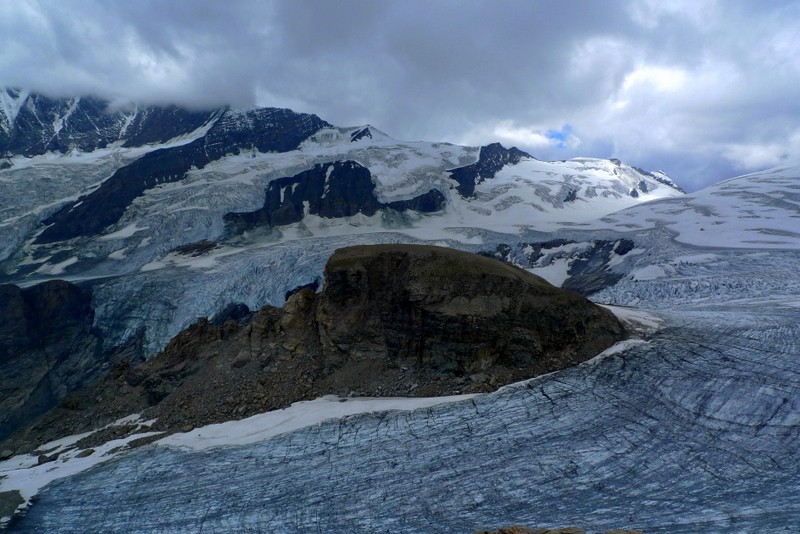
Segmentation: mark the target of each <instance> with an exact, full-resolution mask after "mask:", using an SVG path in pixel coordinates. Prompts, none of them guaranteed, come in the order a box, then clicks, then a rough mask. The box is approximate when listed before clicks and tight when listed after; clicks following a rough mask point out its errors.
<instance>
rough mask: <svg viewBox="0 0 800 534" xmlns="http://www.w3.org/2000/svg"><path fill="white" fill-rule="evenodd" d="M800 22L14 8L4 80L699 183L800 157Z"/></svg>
mask: <svg viewBox="0 0 800 534" xmlns="http://www.w3.org/2000/svg"><path fill="white" fill-rule="evenodd" d="M797 28H800V4H798V3H797V2H796V1H794V0H786V1H785V2H777V1H762V2H749V1H746V0H719V1H714V0H709V1H703V0H683V1H671V2H662V1H660V0H638V1H633V0H618V1H614V0H606V1H603V2H586V1H583V0H565V1H559V2H551V1H532V0H518V1H517V0H499V1H492V2H489V1H482V2H481V1H472V0H439V1H435V2H431V1H430V0H425V1H422V0H404V1H402V2H397V1H388V0H387V1H380V0H340V1H336V2H334V1H328V0H284V1H275V2H269V1H265V0H253V1H247V0H226V1H219V0H163V1H155V0H137V1H135V2H131V1H129V0H119V1H116V0H51V1H45V0H42V1H38V2H37V1H35V0H30V1H26V0H0V36H2V38H3V43H4V45H3V46H2V47H1V48H0V84H5V85H11V86H18V87H26V88H30V89H33V90H38V91H43V92H47V93H49V94H53V95H71V94H85V93H93V94H97V95H99V96H103V97H106V98H109V99H112V100H114V101H117V102H120V103H123V102H127V101H140V102H162V103H163V102H178V103H181V104H184V105H190V106H196V107H197V106H199V107H204V106H212V105H219V104H232V105H235V106H243V107H244V106H252V105H272V106H286V107H291V108H293V109H296V110H298V111H306V112H313V113H317V114H318V115H320V116H321V117H323V118H324V119H326V120H328V121H330V122H333V123H336V124H340V125H355V124H362V123H371V124H373V125H375V126H377V127H378V128H380V129H382V130H384V131H386V132H387V133H389V134H390V135H392V136H394V137H398V138H402V139H427V140H437V141H440V140H444V141H451V142H456V143H464V144H482V143H487V142H491V141H501V142H503V143H504V144H508V145H517V146H519V147H520V148H523V149H526V150H528V151H529V152H531V153H532V154H534V155H535V156H537V157H540V158H542V159H564V158H569V157H573V156H578V155H586V156H599V157H617V158H620V159H622V160H624V161H627V162H630V163H632V164H635V165H638V166H640V167H645V168H651V169H654V168H663V169H664V170H666V171H667V172H668V173H670V174H671V175H672V176H673V177H675V179H676V180H678V181H679V182H680V183H681V184H683V185H684V186H685V187H686V188H688V189H696V188H698V187H701V186H703V185H706V184H709V183H712V182H715V181H717V180H719V179H722V178H726V177H729V176H732V175H734V174H741V173H743V172H749V171H752V170H757V169H762V168H766V167H770V166H775V165H780V164H782V163H784V162H787V161H789V160H797V159H798V158H799V157H800V156H798V154H800V98H798V96H799V95H798V87H800V32H798V31H797Z"/></svg>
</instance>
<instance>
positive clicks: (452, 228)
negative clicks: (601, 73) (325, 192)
mask: <svg viewBox="0 0 800 534" xmlns="http://www.w3.org/2000/svg"><path fill="white" fill-rule="evenodd" d="M0 97H2V98H0V107H2V109H0V112H2V113H0V115H2V117H4V121H3V122H2V127H3V131H4V132H6V131H8V130H9V128H11V125H12V123H15V121H16V120H17V117H19V116H24V114H26V113H29V112H30V110H31V109H32V108H31V106H44V108H42V109H47V110H49V111H48V112H47V113H46V114H47V116H48V117H52V118H53V122H52V128H51V129H52V130H54V131H55V134H57V135H55V137H54V139H56V140H57V141H58V143H56V144H57V145H58V150H57V151H47V150H50V148H48V147H49V146H50V145H47V144H46V143H45V144H43V143H40V145H41V146H39V145H36V146H37V147H38V148H37V149H36V150H31V151H29V152H26V153H24V154H22V153H20V154H12V155H5V156H4V158H3V161H1V162H0V199H2V200H0V281H2V282H4V283H5V282H10V283H15V284H19V285H26V286H27V285H33V284H36V283H38V282H41V281H44V280H49V279H53V278H62V279H67V280H72V281H75V282H80V283H81V284H82V285H84V286H85V287H88V288H90V289H91V291H92V295H93V306H94V309H95V324H94V327H95V328H96V329H97V331H98V332H100V333H101V334H102V336H103V338H104V340H105V342H106V343H107V344H108V345H109V346H110V347H113V346H119V345H122V344H125V343H126V342H128V341H130V340H131V339H136V338H140V339H141V340H142V347H143V350H144V352H145V354H146V355H147V356H152V355H155V354H157V352H158V351H159V350H160V349H161V348H163V346H164V345H165V344H166V343H167V341H168V340H169V339H171V338H172V337H173V336H174V335H176V334H177V333H178V332H180V331H181V330H183V329H184V328H186V327H187V326H188V325H189V324H191V323H193V322H194V321H195V320H196V319H197V318H198V317H208V316H213V315H214V314H215V313H217V312H219V311H221V310H222V309H224V308H225V307H226V306H227V305H228V304H230V303H244V304H246V305H248V306H249V307H250V308H251V309H254V308H258V307H261V306H263V305H265V304H272V305H278V306H279V305H281V304H283V301H284V298H285V294H286V292H287V291H289V290H291V289H293V288H295V287H298V286H301V285H305V284H308V283H310V282H313V281H315V280H321V278H322V271H323V268H324V265H325V262H326V261H327V259H328V257H329V256H330V255H331V253H332V252H333V251H334V250H335V249H337V248H340V247H343V246H348V245H352V244H366V243H417V242H425V243H429V244H436V245H441V246H449V247H454V248H459V249H463V250H468V251H472V252H478V253H482V254H487V255H491V256H495V257H498V258H500V259H503V260H505V261H510V262H513V263H516V264H517V265H519V266H521V267H523V268H526V269H529V270H530V271H531V272H533V273H536V274H541V275H543V276H545V277H546V278H548V279H549V280H551V281H552V282H554V283H557V284H559V285H563V286H564V287H577V288H580V289H587V288H591V291H592V295H591V298H592V299H593V300H594V301H595V302H598V303H601V304H604V305H608V306H610V307H612V309H614V310H615V312H616V313H617V314H618V315H620V316H623V317H627V318H629V319H630V318H631V317H633V318H638V321H639V324H638V325H634V326H631V331H632V332H633V337H634V339H632V340H630V341H629V342H626V343H624V344H621V345H618V346H616V347H614V350H609V351H607V352H606V353H604V354H602V355H599V356H598V357H596V358H595V359H593V360H591V361H589V362H586V363H584V364H581V365H579V366H577V367H574V368H571V369H566V370H563V371H559V372H556V373H552V374H549V375H545V376H541V377H538V378H535V379H532V380H529V381H525V382H522V383H519V384H515V385H511V386H507V387H505V388H502V389H500V390H499V391H496V392H494V393H490V394H485V395H479V396H475V397H471V398H465V399H460V400H459V399H451V400H452V402H447V403H443V404H436V405H427V406H424V407H420V408H417V409H411V410H407V409H401V408H402V407H401V405H400V404H398V405H392V407H391V408H389V409H386V410H381V411H377V412H375V411H368V412H369V413H358V412H359V411H363V410H358V409H353V411H352V412H350V411H347V410H343V411H342V412H340V413H339V414H338V416H336V417H333V418H327V417H328V416H327V415H323V416H320V417H318V418H317V419H314V417H311V415H310V412H309V411H317V410H319V413H317V414H316V415H320V414H326V413H327V412H324V410H323V409H322V408H320V404H314V403H311V404H309V405H306V406H305V407H304V408H303V410H306V412H305V413H304V414H303V415H301V416H299V420H300V423H299V424H294V423H297V421H294V422H292V421H290V420H289V419H290V416H289V415H288V413H285V414H282V415H283V416H286V417H287V420H286V421H287V425H286V426H285V427H282V428H283V430H285V431H283V430H282V431H280V432H272V433H270V432H266V429H265V427H264V426H263V425H265V424H266V423H264V422H263V421H262V422H259V420H252V421H249V422H239V424H240V425H245V424H246V425H252V428H250V429H249V430H248V428H244V429H243V428H242V427H239V430H238V431H237V432H245V433H251V434H252V435H255V436H258V437H257V438H254V439H251V440H248V441H247V442H243V441H242V440H241V439H239V438H237V436H239V435H240V434H237V433H235V432H232V433H231V435H230V436H228V439H226V438H225V436H222V437H220V438H218V439H217V440H216V441H215V442H214V444H215V445H214V446H210V447H199V446H198V447H191V446H188V447H187V446H185V443H187V442H189V443H194V444H195V445H196V444H197V442H199V441H201V440H200V438H199V437H197V436H198V435H199V434H192V433H187V434H185V435H176V436H172V437H168V438H165V439H163V440H161V441H156V442H154V443H151V444H149V445H145V446H142V447H139V448H130V446H129V441H125V442H122V441H120V442H109V443H106V444H105V445H103V446H100V447H97V450H96V451H95V453H94V455H96V456H94V458H92V456H90V457H89V458H91V461H89V460H86V459H85V458H84V459H80V458H76V455H77V451H75V450H73V451H71V452H69V453H67V454H63V455H62V456H61V457H59V459H57V460H55V461H54V462H50V463H45V464H42V465H39V466H36V468H33V467H31V466H32V465H33V464H35V463H36V458H33V457H25V458H24V459H21V458H20V457H13V458H11V459H9V460H6V461H1V462H0V493H2V492H5V491H12V492H13V491H17V490H25V491H27V493H25V496H26V498H31V502H30V503H29V504H30V506H29V507H27V509H26V510H25V512H24V513H23V514H20V515H16V516H15V517H14V518H13V519H11V520H10V521H11V522H10V523H8V524H7V526H8V527H9V528H11V529H13V530H14V531H18V532H40V531H47V532H50V531H52V532H87V531H95V532H130V531H147V532H185V531H208V532H230V531H242V532H263V531H277V532H280V531H300V530H310V531H317V532H341V531H348V532H373V531H381V532H454V531H464V532H470V531H473V530H477V529H479V528H498V527H500V526H505V525H510V524H528V525H532V526H552V527H556V526H565V525H569V524H574V525H581V526H583V527H585V528H587V530H589V531H590V532H593V531H603V530H607V529H612V528H624V527H628V528H639V529H642V530H644V531H645V532H648V533H651V532H669V533H673V532H677V533H681V532H686V533H693V532H698V531H711V532H731V533H733V532H751V531H767V532H792V531H796V529H797V525H798V520H797V518H798V517H800V477H799V476H798V474H800V455H798V451H799V450H800V365H799V364H798V359H797V356H798V354H800V350H798V349H799V348H800V321H798V319H799V318H800V279H798V277H797V273H798V272H800V167H796V166H786V167H782V168H777V169H772V170H769V171H764V172H760V173H754V174H751V175H746V176H742V177H737V178H733V179H731V180H727V181H725V182H721V183H719V184H716V185H714V186H711V187H709V188H707V189H704V190H702V191H699V192H696V193H691V194H684V193H683V192H681V191H680V190H679V189H678V188H677V186H676V185H675V184H674V182H672V181H671V180H670V179H669V178H668V177H667V176H666V175H664V174H663V173H660V172H652V173H648V172H645V171H641V170H639V169H636V168H634V167H631V166H629V165H625V164H623V163H621V162H619V161H616V160H599V159H589V158H576V159H574V160H569V161H565V162H542V161H538V160H536V159H535V158H521V159H520V161H518V162H517V163H515V164H513V165H505V166H503V167H502V168H501V169H500V170H499V171H497V172H496V173H495V174H494V175H493V176H492V177H491V178H490V179H481V180H477V181H476V183H475V188H474V191H473V192H472V194H471V195H468V196H464V195H461V194H459V192H458V189H457V187H456V183H455V180H454V179H453V178H452V174H451V173H452V171H453V169H457V168H461V167H464V166H469V165H474V164H476V163H477V162H478V161H479V157H480V152H481V149H480V148H478V147H460V146H455V145H451V144H447V143H428V142H406V141H398V140H395V139H392V138H391V137H389V136H388V135H386V134H384V133H382V132H380V131H379V130H377V129H376V128H374V127H372V126H359V127H355V128H337V127H332V126H330V125H327V123H325V124H323V126H322V127H321V128H319V129H317V130H316V131H315V133H313V134H312V135H310V136H309V137H308V138H306V139H305V140H304V141H302V142H300V144H299V145H298V146H297V147H293V148H292V149H291V150H286V151H285V152H276V151H268V150H264V151H262V150H259V149H258V148H257V147H255V146H253V147H251V148H248V147H237V148H236V150H231V151H227V150H225V149H221V152H220V153H222V155H221V157H219V158H217V159H214V160H213V161H209V162H207V163H206V164H205V165H204V166H203V167H202V168H197V167H191V168H189V170H188V171H187V172H186V173H185V175H181V176H167V177H165V179H164V180H162V181H159V182H158V183H157V184H155V185H154V186H153V187H150V188H146V189H145V190H144V191H143V193H142V194H141V195H139V196H137V197H136V198H135V199H133V201H132V202H131V203H130V204H129V205H127V206H126V207H125V209H124V211H123V212H121V213H122V214H121V216H120V218H119V220H118V221H116V222H114V223H113V224H110V225H108V226H106V227H103V228H102V230H101V231H99V232H97V233H90V234H87V235H76V236H74V237H71V238H69V239H65V240H61V241H58V240H56V241H53V242H41V241H37V239H38V238H39V236H40V235H41V233H42V232H43V231H44V230H45V226H44V222H45V221H47V220H49V218H50V217H51V216H53V215H54V214H55V213H57V212H60V211H62V210H66V211H67V212H69V210H70V209H78V210H80V208H81V203H82V202H84V201H85V200H82V199H88V198H89V196H90V195H91V194H92V193H93V192H95V191H97V190H98V189H99V188H101V187H103V185H104V184H106V183H107V182H108V180H109V179H110V177H112V176H113V175H114V174H115V173H116V172H117V171H119V170H120V169H123V168H125V167H126V166H129V165H131V164H132V163H135V162H136V161H139V159H140V158H142V157H144V156H145V155H147V154H152V153H154V152H155V151H158V150H170V149H174V148H178V147H184V146H188V145H189V144H191V143H193V142H196V141H198V140H201V139H204V138H206V137H207V136H208V135H209V132H210V131H211V129H212V128H214V127H219V128H223V129H225V132H226V134H227V133H230V132H234V131H235V132H238V131H240V130H241V131H244V130H247V129H248V128H251V127H252V124H251V123H252V122H253V120H255V119H254V117H253V116H251V115H248V113H246V112H241V113H239V112H231V113H228V112H227V111H219V112H215V113H210V114H203V115H200V114H198V115H196V116H191V117H190V119H191V120H190V123H191V127H187V128H186V129H185V131H183V130H180V131H178V130H175V129H169V130H168V131H166V132H165V133H164V135H163V136H161V137H152V136H151V137H148V134H147V132H145V131H144V130H142V131H139V130H137V128H139V129H141V128H142V127H141V124H144V123H145V122H147V121H148V120H158V121H160V120H161V119H160V118H159V117H161V116H168V115H170V113H173V112H174V110H172V111H171V110H169V109H167V110H160V111H159V110H141V112H140V110H134V111H132V112H131V113H129V114H125V113H119V114H117V115H114V116H108V117H105V118H106V119H107V120H108V124H107V128H106V129H107V131H108V132H107V133H108V136H110V138H113V139H117V138H118V139H117V140H116V141H114V142H111V143H109V144H107V145H105V146H96V147H93V148H92V149H91V150H89V149H87V148H86V147H87V146H89V145H88V144H86V145H81V144H80V143H78V144H74V143H73V144H71V139H72V138H71V137H70V135H73V134H74V133H75V132H76V131H77V129H76V128H78V126H79V125H76V124H72V120H73V116H72V115H70V113H71V112H70V109H71V108H70V106H72V105H73V104H74V105H78V104H80V105H81V106H83V105H86V106H89V107H87V109H89V110H90V111H91V109H92V106H95V107H96V106H97V103H93V102H92V101H87V100H81V101H80V102H78V101H69V102H61V103H58V102H50V101H46V99H42V98H39V99H38V100H37V99H30V98H29V95H27V93H18V92H13V91H12V92H8V91H6V93H5V94H4V95H0ZM267 115H269V114H267ZM162 118H163V117H162ZM265 120H266V119H265ZM59 121H60V122H59ZM304 121H305V119H304V120H303V121H301V123H302V124H304V125H305V126H308V125H307V124H306V123H305V122H304ZM137 125H138V126H137ZM218 125H219V126H218ZM311 129H314V128H311ZM104 131H105V130H104ZM109 132H110V133H109ZM68 134H69V135H68ZM103 135H106V134H105V133H104V134H103ZM140 138H141V139H143V140H144V141H146V142H144V141H142V142H135V143H134V142H132V141H131V140H132V139H140ZM141 139H140V140H141ZM91 142H94V141H91ZM87 143H89V141H87ZM39 148H40V149H41V150H39ZM223 148H224V147H223ZM345 160H350V161H354V162H357V163H359V164H360V165H363V166H364V167H367V168H368V169H369V170H370V172H371V174H372V178H373V180H374V184H375V194H376V196H377V200H378V201H379V202H382V203H389V202H393V201H402V200H408V199H411V198H413V197H415V196H417V195H419V194H421V193H424V192H426V191H428V190H430V189H431V188H432V187H434V188H437V190H439V191H440V192H441V193H442V194H443V195H444V196H445V198H446V201H445V208H444V209H443V210H442V211H440V212H437V213H431V214H421V213H416V212H402V213H400V212H396V211H392V210H384V211H381V212H379V213H376V214H375V215H373V216H366V215H364V214H363V213H362V214H357V215H355V216H352V217H344V218H339V219H329V218H324V217H319V216H314V215H309V214H306V216H305V217H304V218H303V220H302V221H300V222H298V223H293V224H290V225H285V226H280V227H272V228H263V227H261V228H254V229H250V230H248V231H246V232H242V233H238V232H233V231H232V230H231V228H230V227H229V226H226V224H225V222H224V215H225V214H226V213H229V212H236V211H246V210H251V211H252V210H257V209H259V208H260V207H261V206H262V205H263V203H264V194H265V190H266V188H267V187H268V184H269V183H270V182H271V181H273V180H275V179H279V178H282V177H288V176H293V175H296V174H298V173H301V172H303V171H306V170H308V169H311V168H313V167H314V166H315V165H321V164H327V163H331V162H334V161H345ZM67 214H68V213H67ZM198 244H200V245H201V246H200V247H199V248H198V247H197V245H198ZM187 245H188V248H187ZM193 247H195V248H193ZM193 250H194V252H193ZM587 280H588V282H587ZM581 284H583V285H581ZM326 402H327V401H326ZM331 402H333V401H331ZM335 402H336V403H337V404H338V403H341V404H343V405H346V404H348V403H352V404H351V405H350V406H353V405H355V404H357V403H358V402H359V401H358V400H356V399H336V400H335ZM329 404H330V402H329ZM403 406H405V405H403ZM406 407H408V406H406ZM344 414H347V415H344ZM278 415H279V416H280V415H281V414H278ZM131 417H132V419H131V420H133V419H135V414H132V416H131ZM292 417H293V416H292ZM304 421H305V422H304ZM270 424H272V423H270ZM141 431H142V432H143V433H142V434H140V435H138V437H142V436H146V435H147V424H145V422H141ZM193 432H195V433H202V432H210V429H205V430H204V429H195V430H194V431H193ZM181 440H183V445H182V444H181ZM192 440H195V441H194V442H193V441H192ZM68 441H69V440H67V441H65V442H64V443H62V444H61V445H59V447H60V448H59V450H63V449H65V448H68V447H69V446H70V445H69V444H68V443H67V442H68ZM81 460H83V461H81ZM97 460H104V461H102V462H99V463H98V461H97ZM92 465H93V466H92ZM90 466H92V467H90ZM59 473H61V474H60V475H59ZM62 475H66V476H63V477H62ZM26 488H27V489H26ZM37 492H38V493H37ZM0 526H2V525H0Z"/></svg>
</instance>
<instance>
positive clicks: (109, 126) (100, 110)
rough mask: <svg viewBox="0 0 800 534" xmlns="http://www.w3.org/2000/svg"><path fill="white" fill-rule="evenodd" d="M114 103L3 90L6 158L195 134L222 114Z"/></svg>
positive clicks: (0, 125)
mask: <svg viewBox="0 0 800 534" xmlns="http://www.w3.org/2000/svg"><path fill="white" fill-rule="evenodd" d="M108 106H109V103H108V102H105V101H103V100H100V99H97V98H92V97H74V98H51V97H48V96H45V95H41V94H35V93H30V92H28V91H22V90H17V89H9V88H6V89H0V156H11V155H23V156H27V157H31V156H36V155H40V154H44V153H46V152H61V153H66V152H68V151H70V150H78V151H84V152H90V151H93V150H96V149H98V148H104V147H106V146H108V145H110V144H112V143H121V144H122V145H123V146H126V147H133V146H141V145H145V144H149V143H163V142H165V141H168V140H170V139H173V138H175V137H178V136H181V135H187V134H189V133H190V132H192V131H194V130H196V129H198V128H200V127H202V126H203V125H205V124H207V123H209V122H210V121H212V120H213V119H215V118H216V117H217V116H218V115H219V113H220V110H211V111H203V112H193V111H188V110H185V109H181V108H179V107H176V106H165V107H157V106H147V107H133V108H131V109H124V110H122V109H118V110H110V109H109V107H108Z"/></svg>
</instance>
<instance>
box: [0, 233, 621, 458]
mask: <svg viewBox="0 0 800 534" xmlns="http://www.w3.org/2000/svg"><path fill="white" fill-rule="evenodd" d="M219 323H222V324H219ZM623 336H624V330H623V328H622V326H621V325H620V323H619V321H618V320H617V319H616V318H615V317H614V316H613V315H612V314H611V313H610V312H608V311H607V310H605V309H603V308H600V307H599V306H596V305H595V304H593V303H591V302H590V301H588V300H587V299H585V298H584V297H582V296H580V295H578V294H576V293H572V292H569V291H565V290H562V289H559V288H556V287H553V286H551V285H550V284H549V283H547V282H546V281H544V280H543V279H541V278H539V277H537V276H535V275H532V274H530V273H528V272H526V271H524V270H522V269H519V268H517V267H513V266H510V265H507V264H504V263H502V262H499V261H497V260H494V259H490V258H486V257H483V256H479V255H474V254H469V253H465V252H460V251H455V250H451V249H445V248H441V247H431V246H419V245H379V246H356V247H349V248H345V249H341V250H338V251H337V252H336V253H335V254H334V255H333V256H332V257H331V259H330V261H329V262H328V265H327V267H326V269H325V285H324V288H323V289H322V291H321V292H320V293H319V294H317V293H314V291H313V290H312V289H310V288H305V289H303V290H301V291H299V292H297V293H296V294H294V295H293V296H291V297H290V298H289V300H288V301H287V303H286V305H285V306H284V307H283V308H282V309H279V308H274V307H270V306H267V307H265V308H263V309H261V310H260V311H258V312H257V313H255V314H254V315H253V316H252V318H251V319H249V321H245V320H242V321H241V322H237V321H236V320H234V319H233V318H230V319H228V320H226V321H224V322H222V321H217V324H213V323H211V322H209V321H208V320H205V319H202V320H200V321H198V322H197V323H195V324H194V325H192V326H191V327H190V328H189V329H187V330H186V331H184V332H182V333H181V334H180V335H179V336H178V337H176V338H175V339H174V340H173V341H172V342H171V343H170V344H169V346H168V347H167V348H166V349H165V351H164V352H163V353H162V354H161V355H159V356H158V357H156V358H154V359H152V360H150V361H149V362H147V363H145V364H142V365H140V366H126V365H120V366H118V367H117V368H116V369H115V370H113V371H112V373H111V375H110V376H109V378H108V379H107V380H105V381H104V382H103V383H101V384H100V385H98V386H97V387H95V388H93V389H90V390H88V391H86V392H83V393H80V394H76V395H73V396H71V397H69V398H68V399H67V401H66V402H65V403H64V404H63V405H62V406H61V407H60V408H58V409H57V410H55V411H54V412H52V413H50V414H49V415H47V416H45V417H44V418H42V419H40V420H39V421H38V422H37V423H36V424H34V425H33V426H32V427H31V428H28V429H26V430H25V431H24V432H22V433H21V434H20V435H18V436H16V437H15V438H13V439H12V440H10V441H9V442H8V443H7V444H5V445H3V447H1V448H9V449H12V450H18V451H19V450H21V449H26V450H30V448H31V447H35V446H36V445H37V444H39V443H42V442H43V441H47V440H48V439H51V438H55V437H60V436H63V435H66V434H70V433H75V432H82V431H86V430H89V429H92V428H96V427H97V426H101V425H103V424H106V423H109V422H111V421H113V420H115V419H118V418H120V417H122V416H126V415H130V414H132V413H139V412H142V411H144V417H145V418H147V419H157V422H156V423H155V425H154V426H153V427H152V428H153V429H155V430H167V431H174V430H186V429H187V428H191V427H194V426H200V425H205V424H209V423H215V422H221V421H226V420H230V419H238V418H242V417H246V416H249V415H252V414H255V413H260V412H263V411H266V410H271V409H276V408H282V407H285V406H288V405H289V404H291V403H293V402H295V401H299V400H305V399H313V398H316V397H319V396H321V395H325V394H331V393H332V394H338V395H341V396H348V395H351V396H352V395H358V396H437V395H446V394H453V393H462V392H463V393H468V392H483V391H488V390H492V389H496V388H497V387H498V386H501V385H503V384H507V383H510V382H514V381H518V380H522V379H525V378H531V377H533V376H536V375H539V374H542V373H547V372H550V371H554V370H557V369H562V368H564V367H567V366H570V365H574V364H576V363H579V362H582V361H585V360H587V359H588V358H590V357H592V356H594V355H596V354H598V353H600V352H602V351H603V350H604V349H606V348H607V347H609V346H611V345H612V344H614V343H615V342H616V341H618V340H620V339H621V338H622V337H623ZM127 430H130V431H133V430H134V428H133V427H131V428H130V429H126V428H124V427H123V428H120V427H116V428H115V429H114V434H113V435H108V434H107V433H106V434H103V433H101V434H99V435H96V436H93V437H91V436H90V437H89V438H87V440H86V441H84V442H83V443H82V445H84V446H85V445H87V444H88V443H91V442H93V441H98V440H103V439H108V438H109V437H119V436H120V435H122V434H124V433H125V432H126V431H127Z"/></svg>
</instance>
